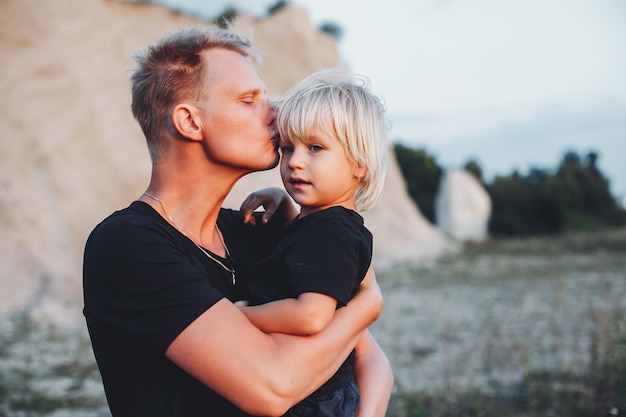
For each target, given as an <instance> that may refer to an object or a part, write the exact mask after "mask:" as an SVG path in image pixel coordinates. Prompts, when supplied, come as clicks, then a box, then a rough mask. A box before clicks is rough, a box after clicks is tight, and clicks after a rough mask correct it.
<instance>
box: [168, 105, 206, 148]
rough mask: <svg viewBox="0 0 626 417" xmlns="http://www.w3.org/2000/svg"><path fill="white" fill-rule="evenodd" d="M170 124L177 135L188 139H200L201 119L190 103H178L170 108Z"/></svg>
mask: <svg viewBox="0 0 626 417" xmlns="http://www.w3.org/2000/svg"><path fill="white" fill-rule="evenodd" d="M172 124H173V126H174V129H176V132H178V134H179V135H181V136H183V137H184V138H187V139H189V140H195V141H200V140H202V120H201V119H200V116H199V114H198V111H197V109H196V108H195V107H194V106H192V105H190V104H184V103H183V104H178V105H177V106H176V107H174V109H173V110H172Z"/></svg>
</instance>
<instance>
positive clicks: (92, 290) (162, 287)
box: [83, 217, 223, 352]
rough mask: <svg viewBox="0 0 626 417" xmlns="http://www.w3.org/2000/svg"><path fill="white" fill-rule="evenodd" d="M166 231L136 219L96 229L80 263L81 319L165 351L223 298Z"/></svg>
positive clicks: (114, 221)
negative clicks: (83, 298)
mask: <svg viewBox="0 0 626 417" xmlns="http://www.w3.org/2000/svg"><path fill="white" fill-rule="evenodd" d="M175 242H176V241H175V239H173V238H172V236H168V232H167V230H165V229H164V228H162V227H159V226H158V225H156V224H152V223H150V222H147V221H144V220H142V219H135V218H130V219H128V218H123V217H122V218H120V219H112V220H109V221H108V222H106V224H101V225H100V226H99V227H98V228H96V229H95V230H94V232H93V233H92V235H91V236H90V238H89V239H88V241H87V244H86V247H85V259H84V264H83V268H84V271H83V272H84V273H83V276H84V291H85V315H86V317H87V318H88V320H90V319H91V320H98V321H99V322H100V323H102V324H103V325H105V326H107V327H110V328H114V329H118V331H120V332H123V333H125V334H128V335H129V337H132V338H133V339H135V340H132V341H131V340H129V342H135V341H141V343H144V344H147V345H148V346H153V347H154V348H156V349H158V351H160V352H165V350H166V349H167V347H168V346H169V345H170V344H171V342H172V341H173V340H174V339H175V338H176V337H177V336H178V335H179V334H180V332H182V331H183V330H184V329H185V328H186V327H187V326H188V325H189V324H191V323H192V322H193V321H194V320H195V319H196V318H197V317H199V316H200V315H201V314H202V313H204V312H205V311H206V310H207V309H209V308H210V307H211V306H212V305H213V304H215V303H216V302H217V301H218V300H220V299H221V298H223V295H222V294H221V293H220V292H219V291H217V290H216V289H215V288H214V287H213V286H212V285H211V284H210V281H209V280H208V278H207V277H206V272H203V270H202V269H201V268H200V267H199V266H198V265H197V264H194V262H193V259H192V258H191V257H190V256H189V254H187V253H185V251H184V249H181V247H180V246H179V245H177V244H176V243H175Z"/></svg>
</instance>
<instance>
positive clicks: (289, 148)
mask: <svg viewBox="0 0 626 417" xmlns="http://www.w3.org/2000/svg"><path fill="white" fill-rule="evenodd" d="M280 152H282V154H283V155H286V154H290V153H293V146H281V147H280Z"/></svg>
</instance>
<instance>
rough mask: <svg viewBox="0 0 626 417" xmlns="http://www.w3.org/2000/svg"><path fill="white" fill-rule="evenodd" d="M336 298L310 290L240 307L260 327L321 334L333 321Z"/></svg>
mask: <svg viewBox="0 0 626 417" xmlns="http://www.w3.org/2000/svg"><path fill="white" fill-rule="evenodd" d="M336 307H337V300H335V299H334V298H333V297H330V296H328V295H324V294H320V293H313V292H307V293H303V294H300V296H298V298H285V299H282V300H277V301H272V302H269V303H266V304H261V305H257V306H245V307H241V306H240V307H239V308H240V309H241V311H243V313H244V314H245V315H246V317H247V318H248V320H250V322H252V324H254V325H255V326H256V327H257V328H258V329H259V330H261V331H263V332H265V333H286V334H294V335H301V336H307V335H312V334H316V333H319V332H320V331H322V330H323V329H324V328H325V327H326V326H327V325H328V323H330V321H331V319H332V318H333V315H334V314H335V309H336Z"/></svg>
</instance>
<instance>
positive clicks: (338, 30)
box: [0, 0, 626, 417]
mask: <svg viewBox="0 0 626 417" xmlns="http://www.w3.org/2000/svg"><path fill="white" fill-rule="evenodd" d="M1 7H2V13H1V14H0V59H1V61H0V91H2V97H3V98H2V100H0V106H1V108H0V110H1V111H0V132H1V134H2V136H1V138H0V227H1V228H2V233H3V239H2V241H0V286H1V288H2V293H3V295H5V296H4V297H2V300H0V316H1V317H2V320H1V321H0V415H7V416H109V415H110V414H109V412H108V409H107V407H106V402H105V399H104V394H103V390H102V386H101V381H100V377H99V373H98V370H97V368H96V366H95V362H94V359H93V354H92V352H91V346H90V343H89V340H88V337H87V335H86V331H85V329H84V323H83V319H82V315H81V307H82V299H81V262H82V249H83V245H84V241H85V239H86V237H87V234H88V233H89V231H90V230H91V229H92V228H93V227H94V226H95V224H97V223H98V222H99V221H100V220H101V219H102V218H104V217H105V216H106V215H108V214H109V213H110V212H112V211H113V210H115V209H118V208H121V207H124V206H126V205H127V204H128V203H129V202H130V201H132V200H133V199H134V198H136V197H137V196H138V195H139V194H140V193H141V192H142V191H143V189H144V188H145V186H146V184H147V180H148V178H149V159H148V155H147V151H146V148H145V141H144V139H143V137H142V135H141V132H140V130H139V128H138V126H137V125H136V123H135V122H134V120H133V119H132V115H131V114H130V109H129V103H130V92H129V91H128V90H129V84H128V75H129V73H128V70H129V69H130V68H132V67H133V62H132V59H131V56H132V53H133V52H134V51H135V50H137V49H139V48H143V47H145V46H146V45H148V44H150V43H152V42H155V41H156V40H158V39H159V37H160V36H161V35H162V34H163V33H164V32H166V31H170V30H174V29H175V28H178V27H180V26H189V25H197V24H202V25H210V24H217V23H219V22H220V21H221V20H222V19H228V20H232V21H233V23H234V24H235V27H236V28H237V30H239V31H241V32H242V33H243V34H245V35H247V36H250V37H251V38H252V39H253V43H254V44H255V45H256V46H257V47H259V48H260V49H261V51H262V52H263V54H264V55H265V62H264V64H263V65H262V66H260V67H259V68H258V71H259V74H260V75H261V78H263V79H264V80H265V82H266V84H267V86H268V90H269V92H270V93H273V94H281V93H283V92H284V91H286V90H287V89H288V88H289V87H291V86H292V85H294V84H295V83H296V82H298V81H299V80H301V79H302V78H304V77H305V76H306V75H308V74H310V73H312V72H314V71H316V70H318V69H321V68H325V67H335V66H345V67H347V68H348V69H350V70H351V71H353V72H356V73H359V74H363V75H365V76H367V77H368V78H369V79H370V80H371V83H372V88H373V90H374V92H376V93H377V94H378V95H380V96H381V97H382V98H383V100H384V101H385V103H386V106H387V110H388V111H387V116H388V119H389V122H390V131H389V139H390V152H389V162H390V169H389V173H388V176H387V181H386V184H385V190H384V192H383V195H382V197H381V200H380V201H379V203H378V204H377V206H376V207H375V208H374V209H373V210H371V211H370V212H367V213H365V214H364V216H365V218H366V223H367V224H368V227H369V228H370V229H371V230H372V232H373V233H374V236H375V242H376V244H375V267H376V269H377V276H378V279H379V282H380V284H381V287H382V289H383V295H384V297H385V308H384V311H383V314H382V316H381V318H380V319H379V320H378V322H376V323H375V324H374V325H373V326H372V332H373V333H374V335H375V337H376V339H377V340H378V341H379V343H380V344H381V346H382V347H383V349H384V350H385V352H386V353H387V355H388V357H389V359H390V361H391V363H392V366H393V368H394V372H395V375H396V386H395V389H394V393H393V398H392V402H391V404H390V408H389V412H388V416H414V417H416V416H466V415H476V416H478V415H480V416H540V415H541V416H546V415H553V416H556V415H560V416H610V415H620V414H623V413H626V325H625V321H624V313H625V312H626V297H624V294H626V228H625V225H626V212H625V211H624V204H625V201H624V196H625V195H626V165H625V164H624V163H623V161H622V159H623V158H624V156H625V155H626V77H624V75H623V74H626V54H624V51H625V46H626V25H625V23H626V5H625V3H623V2H621V1H618V0H601V1H597V2H589V1H583V0H573V1H567V2H566V1H564V0H553V1H551V2H548V3H546V2H540V1H538V0H528V1H509V2H501V1H495V0H467V1H464V2H459V1H450V0H418V1H408V0H407V1H403V0H393V1H387V2H374V1H361V2H357V1H354V0H334V1H332V2H331V1H327V0H319V1H315V0H310V1H309V0H306V1H305V0H301V1H295V0H293V1H252V0H248V1H210V2H209V1H206V0H205V1H201V0H185V1H183V0H179V1H174V0H159V1H154V2H146V1H115V0H89V1H84V0H59V1H58V2H55V3H50V4H47V3H41V2H38V1H36V0H5V1H3V2H2V6H1ZM279 183H280V181H279V178H278V174H277V173H276V172H275V171H269V172H265V173H259V174H255V175H251V176H249V177H247V178H245V179H244V180H243V181H242V182H241V184H239V185H238V186H237V187H236V188H235V189H234V190H233V193H232V194H231V195H230V196H229V198H228V199H227V201H226V204H227V205H229V206H233V207H238V204H239V202H240V201H241V200H242V199H243V197H244V196H245V195H246V194H247V193H248V192H250V191H252V190H253V189H256V188H259V187H263V186H267V185H277V184H279Z"/></svg>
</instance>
